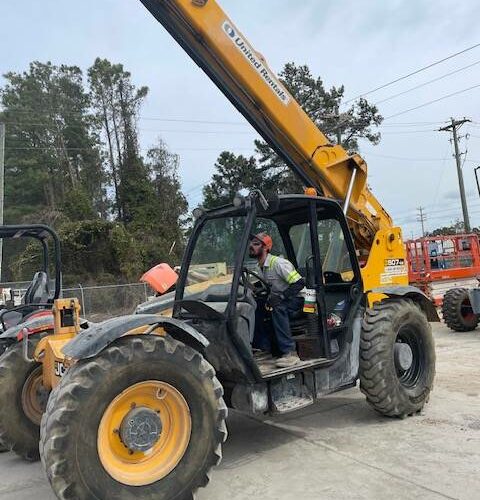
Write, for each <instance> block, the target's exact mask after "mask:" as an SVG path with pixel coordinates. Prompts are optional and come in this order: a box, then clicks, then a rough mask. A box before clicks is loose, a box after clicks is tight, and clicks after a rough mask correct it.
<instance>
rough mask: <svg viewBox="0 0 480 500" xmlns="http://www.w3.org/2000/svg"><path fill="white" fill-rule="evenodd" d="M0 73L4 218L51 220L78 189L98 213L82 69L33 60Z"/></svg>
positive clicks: (101, 196) (98, 183) (97, 177)
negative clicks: (4, 135) (0, 75)
mask: <svg viewBox="0 0 480 500" xmlns="http://www.w3.org/2000/svg"><path fill="white" fill-rule="evenodd" d="M4 76H5V79H6V81H7V83H6V85H5V87H4V88H3V89H2V90H1V100H2V105H3V112H2V119H3V120H4V121H5V122H6V124H7V138H6V167H5V178H6V183H5V185H6V192H5V207H6V209H5V215H6V217H5V218H6V221H8V222H20V221H22V220H35V221H39V220H45V221H47V222H50V223H52V221H55V220H57V219H58V212H61V211H62V210H63V208H64V204H65V203H66V202H68V201H69V200H70V199H72V198H73V197H74V196H75V195H76V194H78V193H82V196H84V198H86V199H88V200H89V203H90V208H89V210H90V211H91V212H92V213H94V214H100V213H101V212H102V210H103V208H104V203H105V191H104V189H103V185H102V179H103V177H104V172H103V169H102V164H101V161H100V153H99V150H98V148H97V146H96V136H95V134H94V133H93V132H92V127H91V124H92V117H91V115H90V113H89V106H90V102H89V97H88V95H87V93H86V92H85V90H84V87H83V80H82V72H81V70H80V69H79V68H78V67H76V66H66V65H61V66H55V65H53V64H51V63H50V62H48V63H40V62H38V61H35V62H32V63H31V64H30V67H29V70H28V71H25V72H23V73H14V72H10V73H7V74H6V75H4Z"/></svg>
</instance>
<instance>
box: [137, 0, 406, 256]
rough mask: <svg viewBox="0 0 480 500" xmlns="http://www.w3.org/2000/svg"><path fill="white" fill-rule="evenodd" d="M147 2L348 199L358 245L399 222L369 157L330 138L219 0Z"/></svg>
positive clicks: (332, 191) (301, 165) (299, 161)
mask: <svg viewBox="0 0 480 500" xmlns="http://www.w3.org/2000/svg"><path fill="white" fill-rule="evenodd" d="M141 2H142V3H143V4H144V5H145V7H147V9H148V10H149V11H150V12H151V13H152V14H153V15H154V16H155V18H156V19H157V20H158V21H159V22H160V23H161V24H162V25H163V26H164V27H165V28H166V29H167V31H168V32H169V33H170V34H171V35H172V36H173V38H174V39H175V40H176V41H177V42H178V43H179V44H180V45H181V46H182V47H183V49H184V50H185V51H186V52H187V53H188V54H189V55H190V57H191V58H192V59H193V60H194V61H195V62H196V63H197V64H198V66H200V67H201V68H202V69H203V71H204V72H205V73H206V74H207V75H208V76H209V77H210V79H211V80H212V81H213V82H214V83H215V84H216V86H217V87H218V88H219V89H220V90H221V91H222V92H223V93H224V94H225V95H226V97H227V98H228V99H229V100H230V102H232V104H233V105H234V106H235V107H236V108H237V109H238V110H239V111H240V112H241V113H242V114H243V116H244V117H245V118H246V119H247V120H248V121H249V122H250V124H251V125H252V126H253V127H254V128H255V129H256V130H257V132H258V133H259V134H260V135H261V136H262V137H263V138H264V139H265V141H266V142H267V143H268V144H269V145H270V146H271V147H272V148H273V149H274V150H275V151H276V152H277V154H278V155H280V157H281V158H283V160H284V161H285V162H286V163H287V165H289V167H290V168H291V169H292V170H293V171H294V172H295V173H296V174H297V175H298V176H299V177H300V178H301V179H302V180H303V182H304V183H305V185H306V186H313V187H315V188H317V189H318V190H319V191H320V192H322V193H323V195H324V196H328V197H332V198H334V199H337V200H340V201H342V202H345V200H347V202H348V206H347V210H346V211H347V216H348V218H349V223H350V228H351V230H352V233H353V235H354V239H355V242H356V246H357V248H358V249H359V250H363V251H364V253H366V254H369V255H370V256H371V250H372V249H373V247H374V246H375V243H376V244H377V245H379V243H378V241H379V239H378V235H377V232H378V231H387V232H390V231H392V230H393V229H394V228H393V227H392V226H393V223H392V219H391V218H390V216H389V215H388V213H387V212H386V211H385V210H384V209H383V207H382V206H381V204H380V203H379V202H378V201H377V199H376V198H375V196H374V195H373V194H372V193H371V191H370V190H369V188H368V186H367V165H366V163H365V161H364V160H363V159H362V158H361V157H360V156H359V155H358V154H355V155H353V156H349V155H348V153H347V152H346V151H345V150H344V149H343V147H341V146H340V145H332V144H331V143H330V142H329V140H328V139H327V138H326V137H325V136H324V135H323V134H322V133H321V132H320V130H319V129H318V128H317V126H316V125H315V123H314V122H313V121H312V120H311V119H310V118H309V117H308V115H307V114H306V113H305V112H304V111H303V109H302V108H301V106H300V105H299V104H298V103H297V102H296V101H295V99H294V98H293V97H292V96H291V95H290V94H289V92H288V91H287V90H286V89H285V88H284V86H283V85H282V84H281V82H280V81H279V80H278V78H277V77H276V76H275V74H274V73H273V72H272V71H271V70H270V68H269V67H268V64H267V62H266V60H265V59H264V58H263V56H262V55H261V54H259V53H258V52H256V51H255V50H254V49H253V47H252V46H251V45H250V43H249V42H248V41H247V39H246V38H245V36H244V35H243V34H242V33H241V32H240V30H239V29H238V28H237V27H236V26H235V25H234V23H233V22H232V21H231V20H230V19H229V17H228V16H227V15H226V14H225V12H224V11H223V10H222V8H221V7H220V6H219V4H218V2H217V1H216V0H141ZM347 198H348V199H347ZM395 229H396V231H395V236H394V238H395V239H397V236H398V240H399V242H400V244H401V234H400V230H399V229H398V228H395ZM392 234H393V233H392ZM388 238H390V239H391V238H392V236H390V235H389V236H388ZM390 243H392V241H390ZM390 246H391V245H390ZM389 253H391V252H389ZM397 255H398V252H397ZM403 255H404V252H403Z"/></svg>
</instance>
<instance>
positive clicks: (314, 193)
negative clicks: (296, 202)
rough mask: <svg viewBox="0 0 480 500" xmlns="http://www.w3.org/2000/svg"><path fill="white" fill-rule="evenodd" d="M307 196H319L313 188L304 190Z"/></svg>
mask: <svg viewBox="0 0 480 500" xmlns="http://www.w3.org/2000/svg"><path fill="white" fill-rule="evenodd" d="M304 193H305V195H306V196H317V190H316V189H315V188H313V187H307V188H305V190H304Z"/></svg>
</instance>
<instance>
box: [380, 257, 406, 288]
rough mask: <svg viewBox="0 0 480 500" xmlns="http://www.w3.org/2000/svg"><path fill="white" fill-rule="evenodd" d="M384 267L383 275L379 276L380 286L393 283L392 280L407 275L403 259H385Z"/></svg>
mask: <svg viewBox="0 0 480 500" xmlns="http://www.w3.org/2000/svg"><path fill="white" fill-rule="evenodd" d="M384 266H385V267H384V270H383V273H382V274H381V275H380V283H381V284H382V285H386V284H388V283H393V278H396V277H399V276H401V277H404V276H407V275H408V270H407V266H406V265H405V259H385V262H384Z"/></svg>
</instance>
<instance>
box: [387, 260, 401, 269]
mask: <svg viewBox="0 0 480 500" xmlns="http://www.w3.org/2000/svg"><path fill="white" fill-rule="evenodd" d="M404 265H405V259H385V267H391V266H404Z"/></svg>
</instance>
